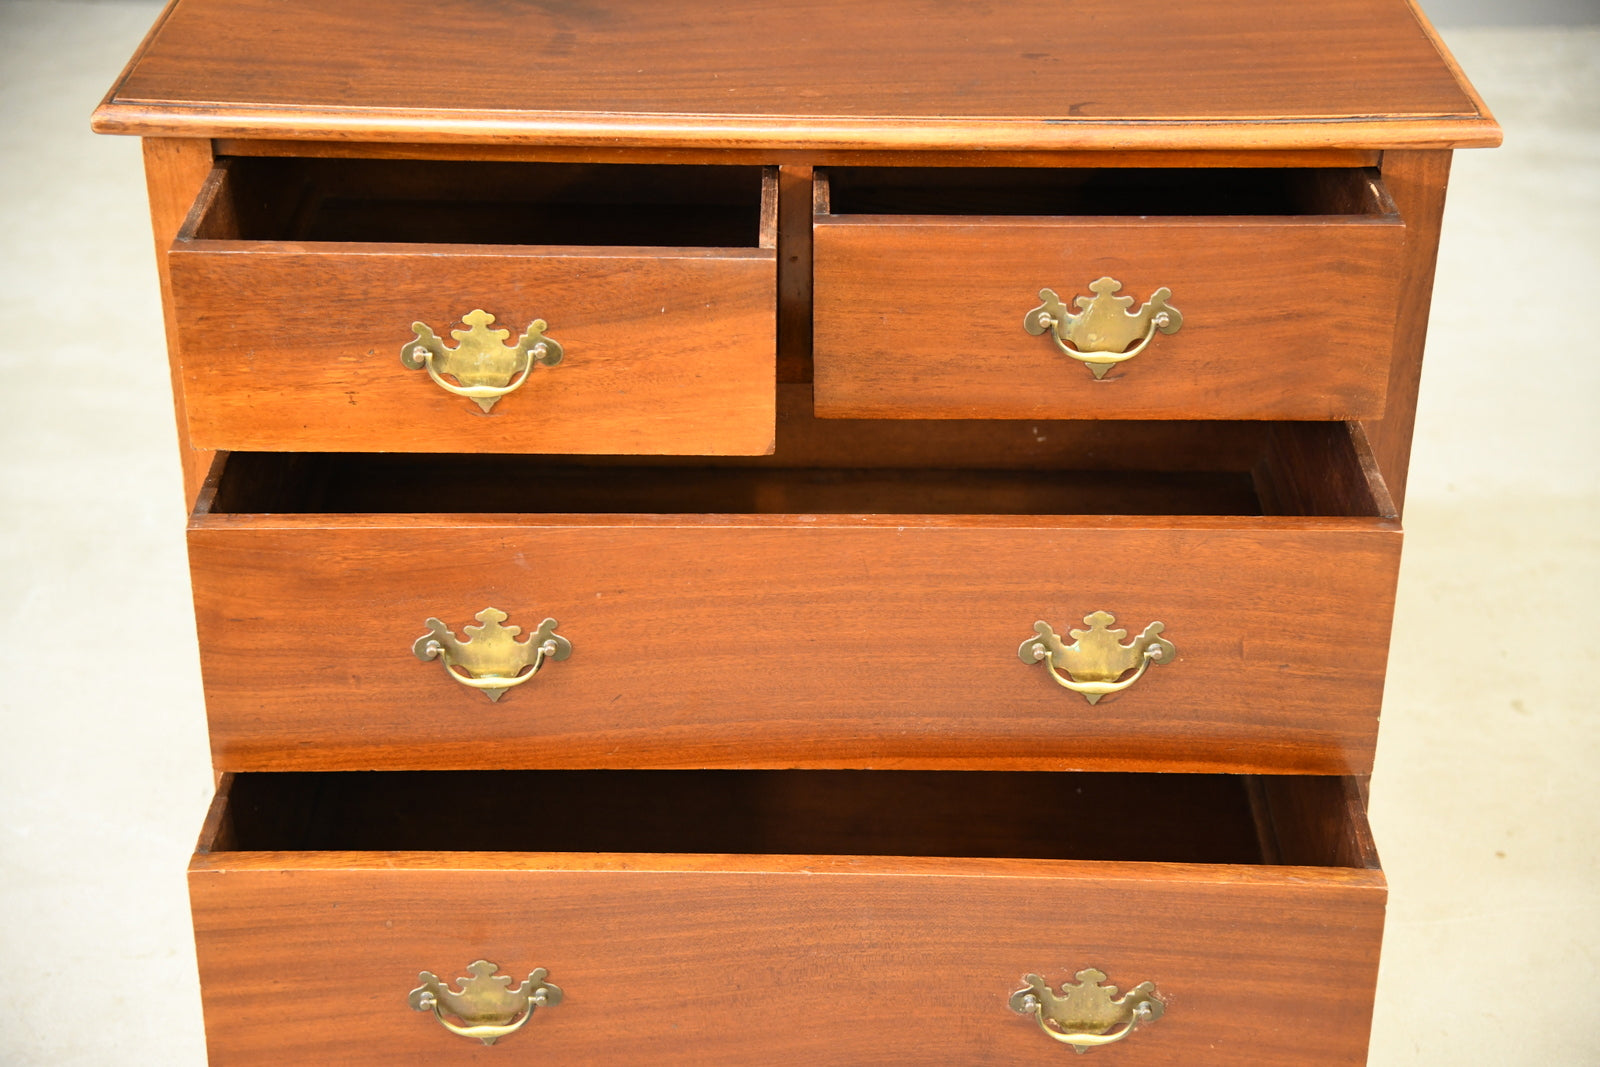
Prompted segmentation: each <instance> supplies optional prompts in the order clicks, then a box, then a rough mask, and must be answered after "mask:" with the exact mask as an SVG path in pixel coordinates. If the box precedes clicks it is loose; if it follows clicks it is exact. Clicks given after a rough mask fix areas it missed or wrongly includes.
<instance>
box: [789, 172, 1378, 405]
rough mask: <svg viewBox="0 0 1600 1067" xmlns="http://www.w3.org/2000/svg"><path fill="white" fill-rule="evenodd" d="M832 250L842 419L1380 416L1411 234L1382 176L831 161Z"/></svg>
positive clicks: (826, 206)
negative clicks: (835, 164) (1050, 323)
mask: <svg viewBox="0 0 1600 1067" xmlns="http://www.w3.org/2000/svg"><path fill="white" fill-rule="evenodd" d="M815 239H816V246H815V267H814V271H815V289H814V293H815V305H814V308H815V313H814V314H815V336H816V341H815V347H816V399H817V413H818V414H819V415H822V416H824V417H848V418H863V417H866V418H936V419H949V418H996V419H1049V418H1056V419H1089V418H1093V419H1371V418H1376V417H1378V416H1379V415H1382V414H1383V410H1384V401H1385V395H1386V393H1387V390H1388V382H1389V364H1390V359H1391V351H1392V349H1393V345H1394V329H1395V317H1396V307H1397V300H1398V293H1399V291H1400V288H1401V287H1400V277H1399V272H1400V269H1401V249H1402V246H1403V244H1404V241H1405V227H1404V225H1403V224H1402V222H1401V219H1400V216H1399V215H1398V214H1397V213H1396V210H1395V207H1394V204H1393V202H1392V201H1391V200H1390V199H1389V196H1388V194H1387V192H1385V190H1384V189H1383V186H1382V184H1381V179H1380V178H1379V177H1378V174H1377V172H1376V171H1373V170H1365V169H1345V170H1182V169H1172V170H1145V171H1129V170H1116V169H1104V170H1005V169H995V170H982V171H978V170H964V169H934V170H929V169H920V168H903V169H894V168H860V169H835V170H830V171H827V172H824V173H819V175H818V178H817V185H816V215H815ZM1119 287H1120V288H1119ZM1044 290H1049V291H1050V293H1049V294H1047V293H1045V292H1044ZM1050 294H1053V295H1054V297H1055V302H1054V303H1051V302H1050V301H1049V300H1048V299H1047V296H1049V295H1050ZM1091 300H1093V301H1094V304H1093V306H1092V307H1091V306H1089V305H1090V302H1091ZM1041 316H1047V317H1050V318H1052V319H1053V320H1054V321H1055V323H1056V325H1055V327H1054V328H1046V327H1045V325H1044V324H1043V323H1041V322H1040V321H1039V319H1040V317H1041ZM1162 316H1165V317H1164V318H1162ZM1065 349H1074V350H1082V351H1084V352H1086V353H1088V355H1087V357H1086V358H1088V359H1090V360H1091V362H1082V361H1080V360H1079V359H1078V358H1077V357H1076V356H1074V355H1072V354H1070V353H1068V352H1066V351H1065ZM1130 352H1132V353H1137V355H1136V356H1127V355H1125V354H1126V353H1130ZM1112 359H1117V360H1122V361H1121V362H1105V361H1106V360H1112ZM1097 375H1101V376H1100V377H1097Z"/></svg>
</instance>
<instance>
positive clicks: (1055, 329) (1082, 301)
mask: <svg viewBox="0 0 1600 1067" xmlns="http://www.w3.org/2000/svg"><path fill="white" fill-rule="evenodd" d="M1121 288H1122V283H1121V282H1119V281H1117V280H1116V279H1115V278H1099V279H1097V280H1095V281H1092V282H1090V283H1089V289H1090V291H1091V292H1093V293H1094V296H1080V297H1078V298H1077V299H1075V300H1074V301H1073V303H1075V304H1076V305H1077V306H1078V309H1079V311H1080V312H1081V314H1077V315H1074V314H1072V312H1070V311H1068V310H1067V309H1066V306H1065V305H1064V304H1062V303H1061V298H1060V297H1058V296H1056V294H1055V290H1054V289H1040V290H1039V299H1040V300H1043V301H1044V303H1043V304H1041V305H1039V306H1038V307H1036V308H1034V309H1033V310H1032V311H1030V312H1028V313H1027V314H1026V315H1024V316H1023V318H1022V328H1023V329H1025V330H1027V331H1028V332H1029V333H1030V334H1032V335H1033V336H1035V337H1038V336H1039V335H1040V334H1042V333H1044V332H1045V331H1046V330H1049V331H1050V337H1051V339H1052V340H1054V341H1055V343H1056V347H1057V348H1059V349H1061V351H1062V352H1064V353H1066V354H1067V355H1069V356H1071V357H1072V358H1073V359H1075V360H1078V361H1079V362H1080V363H1082V364H1083V365H1084V366H1086V367H1088V368H1089V373H1090V374H1093V375H1094V376H1095V377H1096V378H1104V377H1105V376H1106V372H1107V371H1109V370H1110V369H1111V368H1112V367H1114V366H1116V365H1117V364H1118V363H1125V362H1127V361H1128V360H1130V359H1132V358H1133V357H1134V356H1137V355H1138V354H1139V353H1140V352H1143V351H1144V349H1145V346H1146V345H1148V344H1149V343H1150V339H1151V338H1152V337H1154V336H1155V335H1156V331H1157V330H1160V331H1161V332H1162V333H1177V332H1178V330H1179V328H1180V327H1182V326H1183V315H1182V314H1180V313H1179V311H1178V309H1177V308H1175V307H1173V306H1171V305H1170V304H1168V303H1167V300H1168V298H1169V297H1171V296H1172V290H1171V289H1167V288H1165V287H1163V288H1160V289H1157V290H1156V291H1155V294H1154V295H1153V296H1151V297H1150V302H1149V303H1147V304H1145V305H1144V306H1143V307H1141V308H1140V309H1139V310H1138V311H1135V312H1133V313H1132V314H1129V312H1128V308H1129V307H1131V306H1132V305H1133V297H1131V296H1115V295H1113V294H1115V293H1116V292H1117V291H1118V290H1120V289H1121ZM1135 341H1137V342H1138V344H1134V342H1135ZM1069 342H1070V343H1069ZM1129 345H1133V347H1132V348H1129V347H1128V346H1129Z"/></svg>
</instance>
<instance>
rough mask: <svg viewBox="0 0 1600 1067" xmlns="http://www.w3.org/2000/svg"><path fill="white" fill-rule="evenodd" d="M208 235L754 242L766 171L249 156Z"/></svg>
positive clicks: (214, 209)
mask: <svg viewBox="0 0 1600 1067" xmlns="http://www.w3.org/2000/svg"><path fill="white" fill-rule="evenodd" d="M219 169H220V171H221V179H220V188H219V189H218V191H217V193H216V195H215V196H214V197H213V198H211V199H210V201H209V203H203V204H201V205H199V207H198V208H197V210H198V211H199V212H200V214H199V215H198V216H196V217H191V219H190V220H189V225H188V226H187V227H186V228H185V229H186V232H187V234H188V236H190V237H193V238H199V239H202V240H207V239H209V240H245V241H334V242H364V243H366V242H376V243H394V242H399V243H408V244H412V243H426V244H490V245H578V246H594V245H598V246H606V245H615V246H663V247H715V248H741V247H743V248H755V247H758V246H759V245H760V243H761V236H762V235H761V215H762V195H763V192H762V168H760V167H729V166H652V165H619V164H602V163H594V164H579V163H486V162H471V163H464V162H451V161H438V160H406V159H336V158H326V159H324V158H277V157H239V158H234V159H228V160H223V161H221V165H220V168H219Z"/></svg>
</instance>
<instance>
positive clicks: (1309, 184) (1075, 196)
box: [816, 167, 1395, 217]
mask: <svg viewBox="0 0 1600 1067" xmlns="http://www.w3.org/2000/svg"><path fill="white" fill-rule="evenodd" d="M816 196H817V204H816V210H817V214H819V215H967V216H984V215H1029V216H1032V215H1073V216H1169V217H1170V216H1194V215H1222V216H1249V215H1274V216H1293V215H1370V216H1390V215H1393V214H1395V207H1394V203H1393V202H1392V201H1391V200H1390V199H1389V196H1388V194H1387V193H1386V192H1385V191H1384V188H1383V185H1382V183H1381V180H1380V178H1379V176H1378V172H1377V170H1376V169H1370V168H1360V167H1351V168H1305V169H1241V170H1224V169H1218V168H1195V169H1185V168H1171V169H1153V170H1131V169H1115V168H1113V169H1107V168H1081V169H1080V168H1056V169H1050V168H1031V169H1028V168H1005V167H992V168H977V167H837V168H829V169H828V170H827V171H826V172H823V171H818V177H817V190H816Z"/></svg>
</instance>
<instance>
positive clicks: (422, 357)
mask: <svg viewBox="0 0 1600 1067" xmlns="http://www.w3.org/2000/svg"><path fill="white" fill-rule="evenodd" d="M461 321H462V322H463V323H465V324H466V325H467V327H468V328H467V329H465V330H451V331H450V336H451V337H453V338H455V340H456V347H454V348H447V347H446V346H445V343H444V342H443V341H441V340H440V339H439V335H438V334H436V333H434V332H433V328H432V327H431V326H429V325H428V324H427V323H425V322H413V323H412V324H411V332H412V333H414V334H416V338H415V339H414V340H411V341H408V342H406V344H405V345H403V346H402V347H401V349H400V362H401V363H402V364H404V365H405V366H406V367H408V368H410V369H411V370H426V371H427V372H428V377H430V378H432V379H433V383H434V384H435V385H437V386H438V387H439V388H440V389H443V390H444V391H445V392H447V393H453V394H455V395H456V396H464V397H466V398H468V399H469V400H472V401H474V402H476V403H477V405H478V406H479V407H480V408H482V409H483V410H484V411H485V412H486V413H487V412H488V411H489V409H490V408H492V407H494V405H495V401H497V400H499V399H500V398H501V397H503V396H505V395H506V394H507V393H511V392H515V391H516V390H517V389H519V388H521V387H522V383H523V382H525V381H527V380H528V375H529V373H530V372H532V370H533V367H534V364H536V363H537V364H542V365H543V366H546V367H554V366H555V365H556V364H557V363H560V362H561V345H559V344H558V343H557V342H556V341H555V340H554V339H553V338H550V337H546V336H545V332H544V331H545V330H546V329H548V324H547V323H546V322H545V321H544V320H543V319H534V320H533V322H532V323H530V324H529V325H528V328H527V330H526V331H525V332H524V333H523V335H522V337H521V338H520V339H519V340H518V341H517V343H516V344H515V345H507V344H506V343H505V341H506V338H508V337H510V336H511V331H510V330H491V329H489V326H490V324H491V323H493V322H494V316H493V315H491V314H489V313H488V312H487V311H484V310H483V309H482V308H474V309H473V310H471V311H469V312H467V313H466V314H465V315H463V316H461ZM445 375H449V376H450V377H452V378H454V379H455V380H456V381H457V382H459V383H460V384H459V385H456V384H453V383H451V382H449V381H446V380H445V377H444V376H445Z"/></svg>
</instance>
